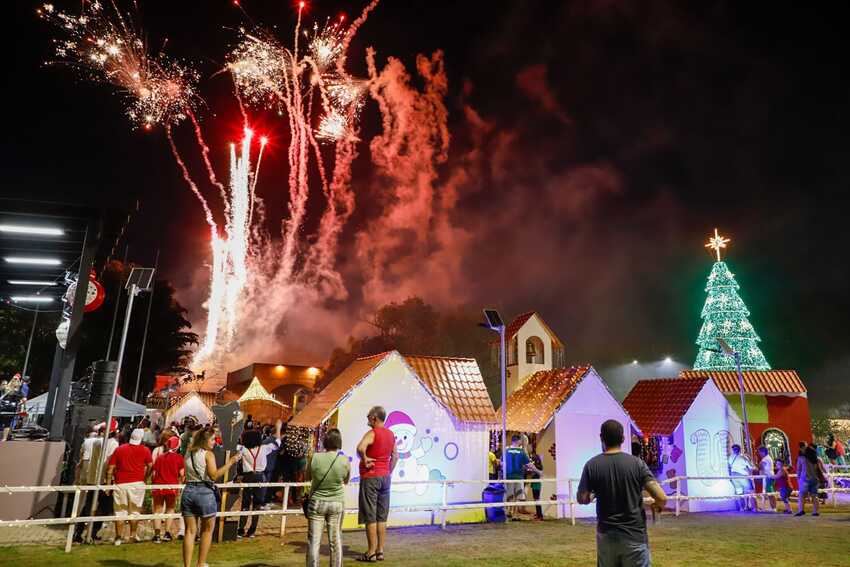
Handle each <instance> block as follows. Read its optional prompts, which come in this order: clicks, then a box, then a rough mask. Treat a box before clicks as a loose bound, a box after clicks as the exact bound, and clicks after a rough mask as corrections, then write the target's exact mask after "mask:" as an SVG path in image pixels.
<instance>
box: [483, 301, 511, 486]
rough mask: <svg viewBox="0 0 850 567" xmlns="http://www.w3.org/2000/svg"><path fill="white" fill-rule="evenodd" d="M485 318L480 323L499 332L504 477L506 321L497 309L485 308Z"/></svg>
mask: <svg viewBox="0 0 850 567" xmlns="http://www.w3.org/2000/svg"><path fill="white" fill-rule="evenodd" d="M484 318H485V319H487V322H486V323H480V325H481V326H482V327H484V328H486V329H490V330H491V331H494V332H497V333H499V373H500V379H501V382H500V383H501V386H502V458H501V460H502V470H501V474H500V475H499V476H500V477H501V478H502V479H504V478H505V472H506V471H507V468H508V453H507V451H508V388H507V377H506V370H505V366H506V353H505V323H504V321H502V317H501V316H500V315H499V312H498V311H496V310H495V309H485V310H484Z"/></svg>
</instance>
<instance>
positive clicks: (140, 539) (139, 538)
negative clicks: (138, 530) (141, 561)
mask: <svg viewBox="0 0 850 567" xmlns="http://www.w3.org/2000/svg"><path fill="white" fill-rule="evenodd" d="M133 541H135V542H136V543H142V537H141V536H140V535H135V536H133Z"/></svg>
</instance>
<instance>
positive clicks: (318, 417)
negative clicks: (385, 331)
mask: <svg viewBox="0 0 850 567" xmlns="http://www.w3.org/2000/svg"><path fill="white" fill-rule="evenodd" d="M393 353H395V351H391V352H385V353H381V354H376V355H374V356H369V357H365V358H358V359H357V360H355V361H354V362H352V363H351V365H350V366H349V367H348V368H346V369H345V370H344V371H343V372H342V374H340V375H339V376H337V377H336V378H334V379H333V381H331V382H330V384H328V385H327V386H326V387H325V388H324V389H323V390H322V391H321V392H319V393H318V394H317V395H316V397H314V398H313V399H312V400H310V402H309V403H308V404H307V405H306V406H305V407H304V409H303V410H301V412H299V413H298V415H296V416H295V418H294V419H293V420H292V421H291V422H290V424H291V425H294V426H300V427H316V426H318V425H319V424H320V423H321V422H322V421H323V420H324V419H325V418H327V416H328V415H329V414H330V413H331V412H332V411H333V410H334V408H336V407H337V406H338V405H339V404H340V402H342V400H343V399H344V398H345V396H346V395H347V394H348V393H349V392H350V391H351V390H352V389H353V388H355V387H357V386H358V385H359V384H360V383H361V382H362V381H363V380H365V379H366V378H367V377H368V376H369V375H370V374H372V372H374V370H375V369H376V368H377V367H378V366H379V365H380V364H381V363H382V362H383V361H384V360H386V359H387V357H389V356H390V355H392V354H393ZM396 354H397V353H396ZM400 356H401V355H400ZM402 358H403V360H404V361H405V363H406V364H407V365H408V366H409V367H410V369H411V370H412V371H413V374H414V375H415V376H416V377H417V378H418V379H419V381H420V382H421V383H422V385H423V386H424V387H425V389H426V390H428V392H430V393H431V395H432V396H434V397H435V398H436V399H437V400H439V401H440V402H441V403H442V404H443V405H445V406H446V408H448V410H449V411H450V412H452V414H453V415H454V416H455V417H456V418H458V419H459V420H461V421H464V422H473V423H487V424H491V423H495V421H494V418H493V403H492V402H491V401H490V396H489V395H488V393H487V387H486V386H485V385H484V378H483V377H482V376H481V371H480V370H479V368H478V364H477V363H476V362H475V359H474V358H449V357H441V356H402Z"/></svg>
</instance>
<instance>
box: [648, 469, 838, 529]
mask: <svg viewBox="0 0 850 567" xmlns="http://www.w3.org/2000/svg"><path fill="white" fill-rule="evenodd" d="M827 470H828V471H829V469H827ZM767 478H768V477H767V475H760V474H754V475H735V476H731V475H729V476H674V477H671V478H669V479H664V480H662V481H661V482H660V483H659V484H661V485H662V486H664V485H669V484H673V483H674V482H675V483H676V485H675V488H674V489H673V490H674V491H675V492H674V494H672V495H670V496H668V498H669V499H672V500H673V501H674V511H675V515H676V516H677V517H678V516H679V514H680V512H681V504H680V502H683V501H684V502H687V501H690V500H744V499H748V498H754V499H755V498H757V499H760V500H761V505H762V507H764V500H765V498H766V497H770V496H773V497H780V493H779V492H777V491H774V492H765V491H764V490H762V491H761V492H756V491H755V487H753V491H752V492H745V493H741V494H734V495H733V494H724V495H717V496H690V495H686V494H682V483H681V482H680V481H685V483H687V482H688V481H691V480H728V481H730V482H731V481H733V480H745V479H749V480H760V481H761V482H762V487H764V486H765V480H766V479H767ZM788 478H789V479H791V478H797V475H796V474H789V475H788ZM837 478H850V474H843V473H841V474H833V473H829V472H828V474H827V475H826V480H827V486H826V488H818V493H821V492H823V493H826V494H831V495H832V506H833V507H835V506H838V499H837V495H838V494H850V488H843V487H836V486H835V480H836V479H837ZM790 496H797V497H799V491H798V490H793V489H792V490H791V492H790Z"/></svg>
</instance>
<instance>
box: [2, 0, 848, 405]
mask: <svg viewBox="0 0 850 567" xmlns="http://www.w3.org/2000/svg"><path fill="white" fill-rule="evenodd" d="M14 4H15V7H16V17H15V21H14V24H13V25H14V26H15V34H16V37H17V38H18V41H17V43H16V45H15V52H14V53H15V60H14V62H13V63H12V65H13V68H12V69H11V70H9V71H7V88H6V97H7V101H8V102H7V108H6V110H7V128H4V147H3V152H2V155H3V163H4V173H5V177H6V181H5V182H4V184H3V185H4V189H3V192H4V194H7V193H8V194H9V195H13V196H27V197H30V198H44V199H57V200H63V201H82V202H86V203H100V204H104V205H107V206H115V207H125V206H127V204H128V203H131V202H133V201H135V200H139V201H140V203H141V213H140V214H139V215H138V216H137V217H136V218H135V220H134V222H133V225H132V227H131V231H130V234H129V238H128V242H129V246H130V257H131V259H132V260H134V261H136V262H139V263H150V262H152V260H153V256H154V253H155V250H156V248H157V247H161V248H162V270H163V272H164V273H165V275H166V276H167V277H168V278H170V279H171V280H172V281H173V282H174V283H175V285H176V287H177V288H178V290H180V297H181V299H182V301H183V303H184V304H185V305H186V306H187V307H188V308H189V309H190V313H191V314H192V318H193V320H194V321H196V326H195V327H196V330H201V329H202V328H203V325H202V323H203V311H202V310H201V308H200V302H201V298H202V294H203V287H204V282H205V277H206V276H205V272H204V263H205V262H207V261H208V258H207V256H208V247H207V241H206V238H207V236H206V234H205V231H204V223H203V218H202V215H201V212H200V210H199V208H198V206H197V204H196V203H195V201H194V200H193V197H192V196H191V194H190V192H189V191H188V190H187V189H186V187H185V185H184V184H183V182H182V180H181V179H180V176H179V172H178V170H177V168H176V167H175V165H174V162H173V160H172V158H171V156H170V154H169V152H168V147H167V144H166V142H165V139H164V136H163V134H162V131H157V130H154V131H152V132H143V131H140V130H134V129H132V128H131V125H130V123H129V122H128V120H127V119H126V118H125V116H124V111H123V105H122V101H121V99H120V97H118V96H116V95H115V94H114V93H113V92H111V90H110V89H109V88H108V87H106V86H104V85H97V84H91V83H87V82H84V81H81V80H79V79H78V78H76V76H75V74H74V73H73V72H72V71H71V70H69V69H67V68H62V67H55V66H54V67H45V66H44V65H43V62H44V61H45V60H48V59H50V58H51V57H50V53H51V52H50V44H49V38H50V35H51V33H52V30H51V29H50V28H49V27H48V26H47V25H46V24H44V23H43V22H41V21H39V20H38V19H37V18H36V16H35V8H36V7H37V4H35V3H33V4H29V3H27V2H16V3H14ZM363 4H364V3H362V2H332V1H330V0H327V1H319V0H317V1H315V2H313V3H312V4H310V6H309V11H308V12H307V15H306V17H307V18H308V20H310V21H312V20H318V21H320V22H321V21H324V18H326V17H328V16H335V15H337V14H339V13H340V12H341V11H344V12H345V13H347V14H348V15H349V16H351V17H356V15H357V14H359V12H360V10H361V9H362V6H363ZM56 5H57V7H59V8H63V9H69V10H73V9H75V7H76V6H79V2H78V1H77V2H56ZM243 6H244V7H245V10H246V11H247V13H248V14H250V16H251V18H253V19H254V20H255V21H256V22H257V23H259V24H262V25H264V26H266V27H272V26H277V27H278V31H279V35H280V37H282V38H283V39H284V40H286V39H288V38H289V37H290V35H291V29H292V27H293V25H294V18H295V14H296V11H295V10H294V9H293V7H292V6H289V5H288V4H287V3H286V2H279V1H274V2H272V1H269V0H245V1H244V2H243ZM140 7H141V11H142V15H143V18H142V19H143V23H144V27H145V29H146V31H147V34H148V39H149V42H150V45H152V46H157V47H158V46H160V45H162V44H163V41H164V39H165V38H168V43H167V46H166V52H167V53H168V54H170V55H173V56H177V57H180V58H182V59H185V60H187V61H192V62H193V63H194V64H195V65H196V66H197V67H198V69H199V70H200V71H201V72H202V75H203V80H202V82H201V92H202V95H203V96H204V98H205V100H206V103H207V108H204V109H202V110H201V111H200V112H199V113H200V114H201V117H202V120H203V122H204V128H205V131H206V134H207V139H208V141H210V143H211V145H212V146H213V147H214V151H213V159H214V160H215V161H216V165H217V167H219V170H220V171H221V172H222V173H225V172H226V167H227V162H226V152H225V151H224V150H225V148H226V144H227V143H228V142H230V141H233V140H234V139H235V137H236V136H238V132H239V127H240V122H239V120H238V117H237V107H236V104H235V101H234V99H233V97H232V96H231V95H230V88H231V85H230V83H229V81H228V79H227V78H226V77H225V76H223V75H214V73H215V72H216V71H218V70H220V69H221V68H222V66H223V62H224V58H225V54H226V53H227V51H228V48H229V47H231V46H232V45H233V43H234V42H235V36H236V34H235V32H234V31H233V30H234V29H235V28H237V27H239V26H240V25H245V24H246V23H247V22H246V19H245V17H244V15H243V14H242V13H241V12H240V11H239V10H237V9H235V8H234V7H233V6H232V5H231V4H230V3H229V2H225V1H223V0H191V1H190V0H174V1H169V2H165V1H162V0H158V1H141V2H140ZM831 10H833V8H832V6H831V5H821V6H812V7H809V6H804V5H803V4H799V3H796V4H790V3H787V4H786V3H769V4H768V3H741V2H691V3H688V4H687V5H685V4H684V3H682V2H672V1H671V2H614V1H610V2H564V3H554V2H550V3H547V2H527V1H522V2H520V1H516V2H487V3H483V2H462V3H458V2H452V3H440V2H417V1H405V2H398V1H395V2H393V1H390V0H387V1H386V2H383V3H382V4H380V5H379V6H378V7H377V8H376V9H375V10H374V12H372V14H371V15H370V17H369V19H368V21H367V22H366V24H365V25H364V26H363V27H362V28H361V29H360V31H359V33H358V34H357V36H356V38H355V40H354V42H353V43H352V46H351V49H350V51H349V59H348V61H349V68H350V69H351V70H352V71H353V72H354V73H356V74H358V75H361V76H362V75H364V74H365V63H364V51H365V48H366V47H367V46H374V47H375V49H376V51H377V61H378V64H379V66H383V65H384V64H385V63H386V61H387V57H388V56H395V57H397V58H399V59H400V60H401V62H402V63H404V65H405V66H406V67H407V69H408V71H409V72H411V73H412V74H415V58H416V55H417V54H420V53H421V54H425V55H427V56H430V55H431V54H432V53H433V52H435V51H437V50H442V51H443V53H444V60H445V66H446V73H447V76H448V81H449V82H448V85H449V87H448V94H447V95H446V97H445V104H446V108H447V109H448V128H449V132H450V134H451V145H450V148H449V152H448V156H447V160H446V161H445V162H444V163H441V164H439V166H438V172H439V177H438V179H437V180H436V181H435V183H434V187H435V189H434V193H435V194H436V195H439V196H440V199H443V200H442V201H441V202H442V203H443V205H441V206H444V207H446V205H445V202H446V200H445V197H444V196H445V195H446V194H447V192H449V190H450V191H451V194H452V195H454V196H456V201H453V202H452V204H451V206H448V207H447V209H446V210H445V211H444V212H445V213H446V218H447V219H448V223H449V227H448V228H444V229H441V230H443V231H444V233H443V234H444V237H441V238H439V239H436V240H435V241H434V242H428V243H426V245H424V246H413V245H411V246H404V245H398V242H397V241H396V240H393V243H392V245H390V244H388V242H389V240H387V239H385V238H384V237H385V236H386V235H385V234H383V233H382V232H381V229H380V223H379V222H378V220H379V219H381V218H382V214H383V210H384V207H386V206H391V204H392V199H391V198H390V197H387V187H386V180H381V179H376V176H375V174H374V173H373V172H372V171H371V169H372V168H371V167H370V160H369V140H370V139H371V138H372V137H373V136H374V135H375V134H377V133H379V132H380V129H381V124H380V118H379V114H378V110H377V108H376V105H375V103H374V102H373V101H370V102H368V103H367V105H366V108H365V110H364V112H363V115H362V119H361V137H362V139H363V140H364V141H363V142H362V143H361V145H360V147H359V150H360V157H359V158H358V160H357V162H356V163H355V166H354V180H353V187H354V188H355V191H356V195H357V210H356V212H355V214H354V216H353V217H352V219H351V221H350V222H349V224H348V225H347V226H346V229H345V231H344V233H343V237H342V249H341V251H340V254H339V259H338V268H339V270H340V272H341V273H342V274H343V275H344V277H345V281H346V284H347V287H348V292H349V294H350V297H349V299H348V300H347V301H346V302H344V303H342V304H337V305H334V306H333V308H332V309H333V313H335V314H336V315H337V316H336V317H335V319H334V320H335V321H336V322H337V327H336V328H335V329H334V330H333V331H328V333H327V335H326V336H324V337H321V336H319V337H318V338H317V336H316V335H315V334H310V335H308V336H309V337H310V338H309V339H299V326H300V325H302V324H303V321H304V320H305V319H306V318H309V317H310V314H309V312H307V313H305V312H301V313H298V314H297V316H293V317H292V318H291V320H289V321H288V322H287V323H286V325H285V326H283V327H281V328H279V329H278V330H277V332H278V333H282V334H283V335H282V336H276V337H272V339H273V340H274V341H278V342H279V343H280V345H281V346H280V350H279V355H280V357H281V359H282V360H286V361H290V360H291V358H293V357H294V358H297V359H298V360H295V361H293V362H307V363H322V362H324V360H325V359H326V357H327V355H328V353H329V352H330V349H331V348H333V347H334V346H338V345H340V344H342V342H343V341H344V339H345V337H346V336H347V335H348V334H349V333H351V332H354V329H355V328H356V325H357V321H359V320H362V318H363V316H364V315H363V313H368V312H369V311H370V310H371V309H373V308H374V306H375V304H380V303H382V302H385V301H391V300H403V299H404V298H405V297H406V296H407V295H411V294H417V295H419V296H421V297H422V298H423V299H425V301H427V302H429V303H433V304H435V305H437V306H452V305H458V304H467V305H475V306H484V305H495V306H497V307H499V308H500V309H501V310H502V311H503V314H504V315H505V316H506V317H509V316H511V315H513V314H516V313H519V312H522V311H526V310H531V309H534V310H537V311H539V312H540V313H541V314H542V316H543V317H544V318H545V319H546V320H547V322H548V323H549V324H550V325H551V326H552V327H553V328H554V329H555V330H556V331H557V332H558V333H559V335H560V336H561V338H562V339H563V340H564V342H565V343H566V345H567V352H568V360H570V361H574V362H584V361H591V362H592V363H593V364H594V365H595V366H597V367H598V368H600V369H602V370H603V375H604V369H605V368H611V367H614V366H617V365H621V364H625V363H627V362H630V361H631V360H632V359H639V360H641V361H657V360H659V359H661V358H663V357H664V356H666V355H670V356H672V357H673V358H674V359H675V360H676V361H679V362H682V363H684V364H685V365H690V364H691V363H692V361H693V358H694V356H695V354H696V351H697V347H696V345H695V344H694V340H695V338H696V335H697V332H698V330H699V327H700V323H701V321H700V319H699V313H700V310H701V308H702V304H703V301H704V299H705V294H704V291H703V288H704V285H705V278H706V277H707V275H708V273H709V271H710V269H711V264H712V258H711V256H710V255H709V254H708V253H707V252H706V251H705V249H704V248H703V244H704V243H705V241H706V240H707V239H708V236H709V234H710V233H711V232H712V231H713V229H714V228H715V227H718V228H719V229H720V231H721V232H722V233H724V234H727V235H728V236H731V238H732V243H731V246H730V249H729V252H728V255H727V259H728V263H729V265H730V267H731V268H732V270H733V272H735V274H736V277H737V279H738V282H739V284H741V290H740V294H741V296H742V298H743V299H744V301H745V302H746V303H747V305H748V307H749V309H750V311H751V317H750V320H751V322H752V323H753V325H754V326H755V329H756V331H757V332H758V333H759V335H760V336H761V338H762V343H761V347H762V350H763V351H764V353H765V355H766V357H767V359H768V361H769V362H770V363H771V364H772V365H773V367H774V368H795V369H798V370H799V371H800V373H801V375H802V376H803V377H804V380H805V381H806V383H807V385H808V387H809V390H810V398H811V403H812V407H813V409H814V410H815V412H816V413H817V412H822V411H824V410H826V409H828V408H830V407H833V406H836V405H838V404H840V403H841V402H845V401H847V400H848V398H850V381H848V378H850V346H848V340H847V339H848V334H847V332H846V324H847V321H848V315H850V297H848V293H847V290H848V285H847V279H848V276H850V267H848V261H847V257H848V255H847V249H848V245H850V237H848V231H847V227H846V223H847V207H846V205H845V201H846V197H845V193H846V191H847V187H846V186H847V179H848V172H847V167H846V164H847V158H848V156H849V155H850V141H848V140H850V136H848V131H850V114H849V113H848V111H847V105H848V101H850V92H848V91H850V88H849V87H850V76H848V73H847V72H846V55H844V56H842V55H841V53H845V54H846V53H847V52H848V50H850V45H848V43H850V41H848V40H847V39H846V33H844V30H842V28H841V26H842V24H843V22H844V21H846V20H845V16H846V14H843V13H837V12H832V11H831ZM413 81H414V84H417V79H415V78H414V80H413ZM8 118H11V121H12V123H11V124H8ZM252 120H254V121H255V124H256V127H257V128H258V129H259V130H262V131H263V132H265V133H268V135H269V136H270V137H271V139H272V143H271V146H270V149H269V154H268V155H267V157H264V160H266V161H264V165H263V168H264V173H263V174H262V176H261V179H260V182H259V184H258V191H259V192H260V193H261V195H263V196H264V198H266V200H267V202H268V203H271V204H272V206H276V207H278V208H280V209H281V210H282V209H283V207H284V206H285V194H284V193H280V192H279V191H278V192H276V188H278V187H279V186H280V185H281V183H282V180H285V178H286V175H287V172H286V155H285V154H286V150H285V140H284V137H285V135H286V134H285V132H283V124H282V123H280V122H276V121H275V118H274V116H272V115H269V114H268V113H264V112H259V111H258V112H252ZM177 138H178V142H182V143H185V144H186V146H185V147H186V148H189V149H190V148H191V146H190V145H189V144H190V142H191V141H190V138H189V132H188V130H187V128H186V127H185V126H184V127H181V128H180V129H178V132H177ZM187 151H189V150H188V149H187ZM276 151H277V153H276ZM438 200H439V199H438ZM388 203H389V205H388ZM411 212H413V213H415V212H416V211H411ZM414 216H415V215H414ZM376 227H377V228H376ZM435 230H436V229H435ZM358 235H359V236H358ZM397 236H398V235H396V237H397ZM364 241H366V242H368V246H370V247H374V248H375V249H376V250H380V249H381V247H382V246H384V247H385V249H384V250H383V251H382V253H383V254H384V256H383V257H385V258H386V259H388V260H391V261H392V262H393V263H397V268H398V269H397V270H396V274H397V277H398V278H399V280H398V281H383V282H381V283H382V285H381V286H379V287H380V289H381V290H383V291H381V293H378V294H375V293H372V294H371V295H370V294H369V292H367V291H365V290H367V289H369V286H368V283H369V281H368V280H369V277H371V276H368V275H365V274H364V271H363V270H362V264H361V262H360V259H361V258H362V253H363V251H362V250H361V248H362V247H363V246H364ZM446 266H449V267H446ZM435 267H436V268H435ZM419 269H422V272H421V273H419V272H418V271H417V270H419ZM435 273H438V274H441V277H438V278H435V277H433V274H435ZM398 274H400V276H398ZM387 290H396V291H395V293H392V292H389V291H387ZM302 336H303V335H302Z"/></svg>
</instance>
